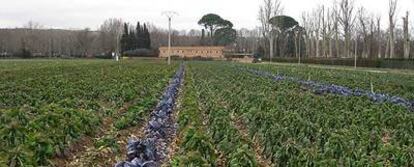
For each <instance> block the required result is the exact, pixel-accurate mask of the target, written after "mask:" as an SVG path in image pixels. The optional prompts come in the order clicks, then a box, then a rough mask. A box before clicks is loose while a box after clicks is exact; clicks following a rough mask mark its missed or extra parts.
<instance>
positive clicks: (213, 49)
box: [159, 46, 224, 59]
mask: <svg viewBox="0 0 414 167" xmlns="http://www.w3.org/2000/svg"><path fill="white" fill-rule="evenodd" d="M159 49H160V55H159V57H162V58H165V57H168V47H160V48H159ZM171 56H179V57H180V58H192V57H203V58H215V59H222V58H224V47H222V46H180V47H171Z"/></svg>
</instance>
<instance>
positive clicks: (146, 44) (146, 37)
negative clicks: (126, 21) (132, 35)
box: [142, 24, 151, 49]
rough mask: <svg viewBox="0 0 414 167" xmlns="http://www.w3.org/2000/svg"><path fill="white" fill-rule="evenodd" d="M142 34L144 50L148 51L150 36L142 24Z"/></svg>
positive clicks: (145, 26)
mask: <svg viewBox="0 0 414 167" xmlns="http://www.w3.org/2000/svg"><path fill="white" fill-rule="evenodd" d="M142 32H143V34H142V35H143V43H144V48H146V49H150V48H151V38H150V34H149V31H148V28H147V25H146V24H144V28H143V30H142Z"/></svg>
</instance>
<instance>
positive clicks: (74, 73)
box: [0, 61, 177, 166]
mask: <svg viewBox="0 0 414 167" xmlns="http://www.w3.org/2000/svg"><path fill="white" fill-rule="evenodd" d="M57 62H58V63H56V62H54V61H45V62H42V63H41V64H42V65H41V66H40V67H38V68H36V67H21V66H28V65H30V63H29V62H15V63H16V65H15V67H13V68H12V69H10V70H9V71H7V70H5V72H4V73H0V76H5V78H7V79H6V80H4V82H3V80H2V82H1V83H0V88H1V89H0V95H1V97H0V139H1V140H0V155H1V156H0V164H7V165H9V166H39V165H48V164H50V161H49V159H50V158H52V157H62V156H65V155H67V148H68V147H69V146H70V145H71V144H72V143H74V142H76V141H77V140H78V139H80V138H81V137H83V136H91V135H94V134H95V133H96V132H97V131H100V130H99V129H100V128H101V123H102V121H103V119H104V118H108V117H114V118H113V120H114V121H115V122H116V123H117V124H118V125H119V127H118V128H125V127H127V126H133V124H134V122H128V120H118V116H116V117H115V115H116V113H117V112H116V111H118V110H119V109H120V107H121V106H123V105H124V104H125V103H127V102H131V103H134V101H135V100H136V99H140V98H142V97H151V96H153V94H156V93H158V92H161V91H162V89H163V87H164V86H165V83H167V82H168V80H169V78H170V77H171V75H172V74H173V71H174V68H176V67H177V66H171V67H168V68H165V67H164V66H163V65H161V64H157V63H145V62H144V63H140V62H135V61H128V62H122V63H115V62H109V61H87V62H86V63H85V62H82V63H80V62H79V61H61V62H60V61H57ZM19 63H21V64H19ZM36 64H37V63H34V64H33V65H36ZM19 65H20V66H19ZM162 67H163V68H162ZM160 69H162V70H160ZM142 105H144V106H146V105H147V104H146V103H142ZM123 117H124V116H120V117H119V119H121V118H123Z"/></svg>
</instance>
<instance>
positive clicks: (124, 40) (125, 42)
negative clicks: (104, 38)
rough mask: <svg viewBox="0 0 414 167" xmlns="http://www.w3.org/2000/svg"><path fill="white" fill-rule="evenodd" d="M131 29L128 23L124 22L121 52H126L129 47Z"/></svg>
mask: <svg viewBox="0 0 414 167" xmlns="http://www.w3.org/2000/svg"><path fill="white" fill-rule="evenodd" d="M129 42H130V40H129V31H128V24H127V23H125V24H124V32H123V34H122V36H121V41H120V43H121V52H125V51H127V50H128V49H129Z"/></svg>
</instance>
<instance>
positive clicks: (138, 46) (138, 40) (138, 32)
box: [135, 22, 143, 49]
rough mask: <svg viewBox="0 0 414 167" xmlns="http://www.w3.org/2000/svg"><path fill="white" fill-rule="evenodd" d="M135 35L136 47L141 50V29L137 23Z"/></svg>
mask: <svg viewBox="0 0 414 167" xmlns="http://www.w3.org/2000/svg"><path fill="white" fill-rule="evenodd" d="M135 35H136V38H137V45H136V47H137V49H139V48H143V42H142V41H143V40H142V39H143V38H142V27H141V24H140V23H139V22H138V23H137V27H136V31H135Z"/></svg>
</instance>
